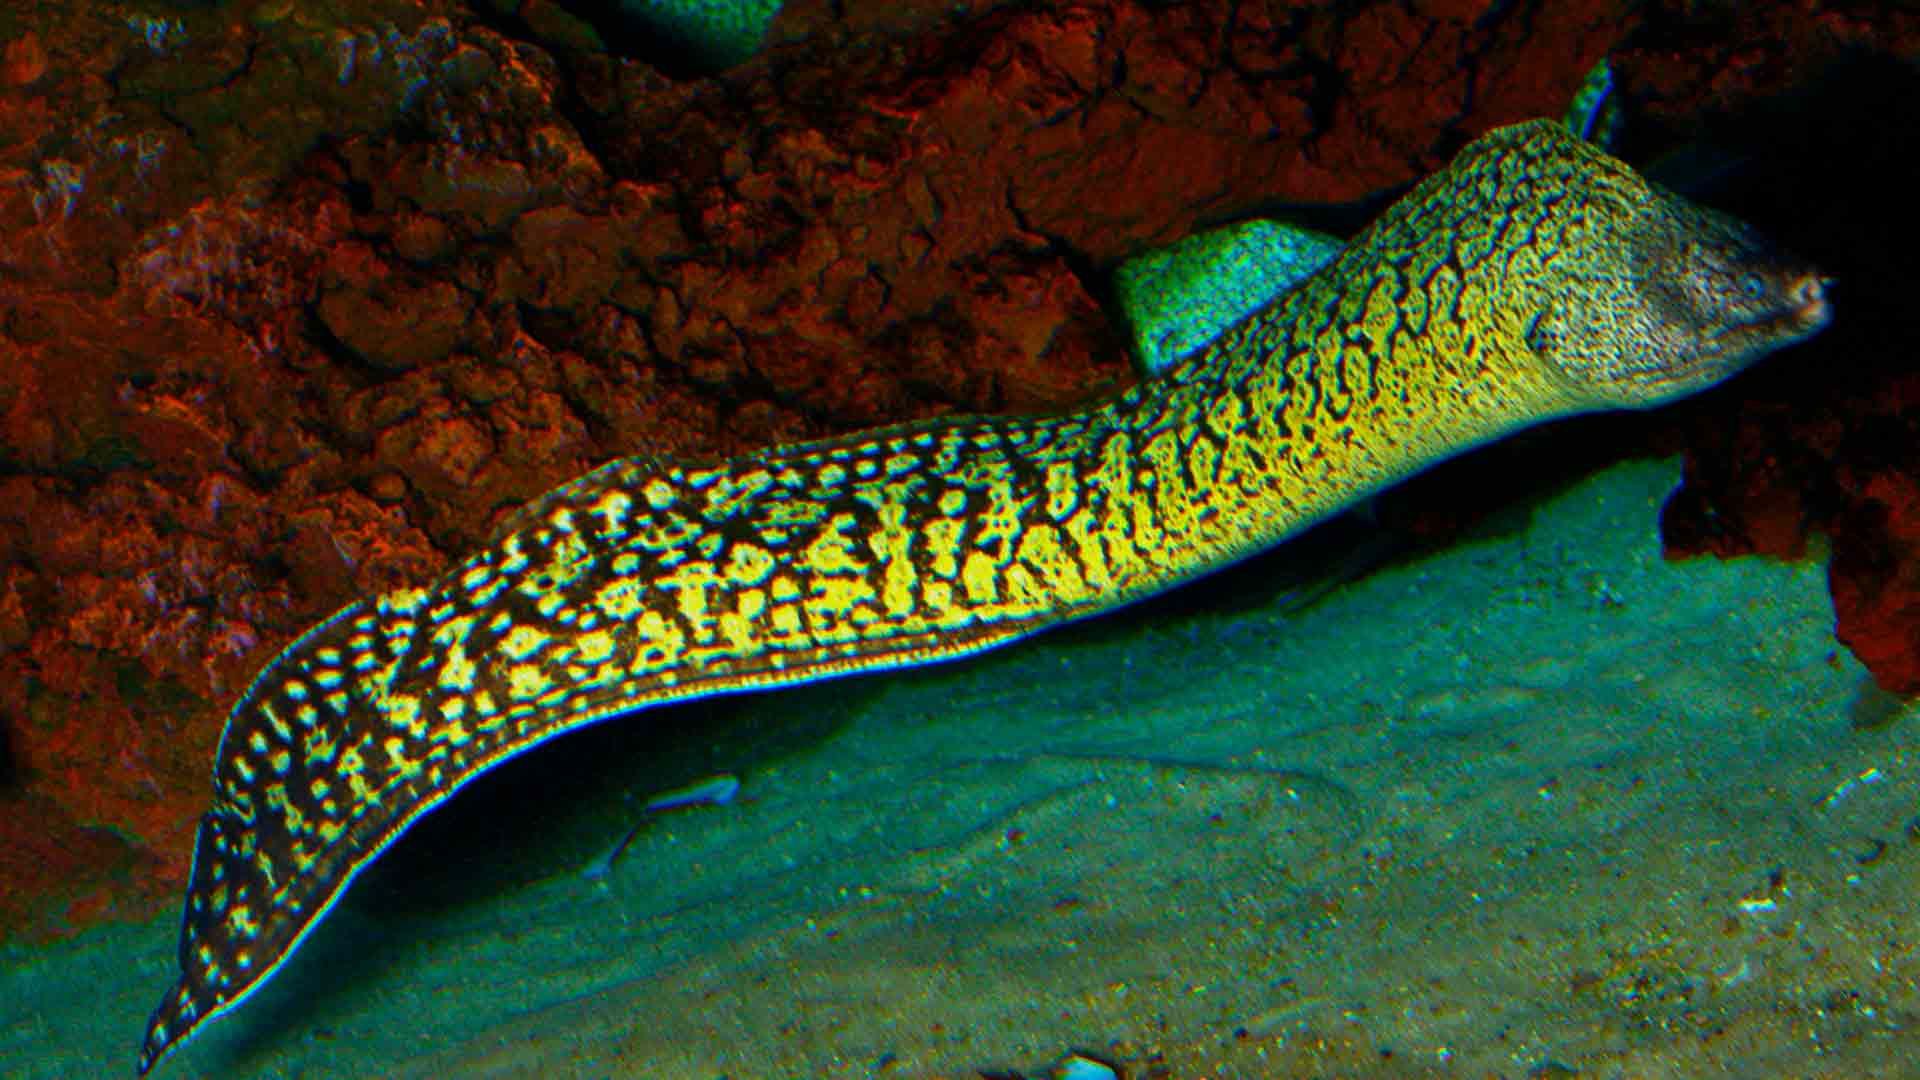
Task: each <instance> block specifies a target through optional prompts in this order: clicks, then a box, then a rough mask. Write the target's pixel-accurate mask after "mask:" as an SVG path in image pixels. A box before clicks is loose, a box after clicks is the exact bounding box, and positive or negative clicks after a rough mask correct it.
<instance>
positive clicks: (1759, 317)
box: [1527, 184, 1832, 408]
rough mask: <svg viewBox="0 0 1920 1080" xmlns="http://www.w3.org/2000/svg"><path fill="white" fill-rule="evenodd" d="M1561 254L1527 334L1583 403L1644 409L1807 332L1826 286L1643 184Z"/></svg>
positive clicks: (1824, 317) (1814, 273)
mask: <svg viewBox="0 0 1920 1080" xmlns="http://www.w3.org/2000/svg"><path fill="white" fill-rule="evenodd" d="M1606 216H1608V217H1611V218H1613V220H1612V221H1610V222H1609V223H1608V226H1607V227H1606V229H1605V230H1603V231H1613V230H1618V232H1619V233H1620V234H1622V235H1615V236H1613V237H1609V238H1608V239H1609V240H1610V241H1612V242H1610V243H1605V244H1601V245H1598V246H1597V247H1596V248H1595V249H1593V251H1594V252H1596V253H1595V254H1592V255H1589V254H1588V253H1585V252H1580V251H1574V252H1570V253H1569V255H1570V256H1571V258H1570V259H1569V260H1568V263H1569V264H1570V265H1568V266H1566V267H1563V268H1562V270H1563V273H1561V274H1556V275H1553V276H1555V277H1557V278H1558V279H1559V281H1558V283H1557V284H1558V287H1556V288H1554V289H1552V290H1550V291H1548V292H1547V293H1546V294H1545V295H1544V296H1543V299H1544V300H1545V303H1544V305H1543V307H1542V308H1541V309H1540V314H1539V315H1538V316H1536V317H1535V318H1534V320H1533V322H1532V324H1531V325H1530V327H1529V329H1528V332H1527V342H1528V344H1529V346H1531V347H1532V348H1533V349H1534V351H1536V352H1538V353H1541V354H1543V355H1544V356H1546V357H1547V358H1548V359H1549V360H1550V361H1551V362H1552V363H1553V364H1554V365H1555V366H1556V367H1557V368H1558V369H1559V371H1560V373H1561V374H1562V375H1564V376H1566V377H1567V378H1568V379H1570V380H1571V381H1572V383H1573V384H1574V387H1575V390H1576V393H1577V394H1578V395H1579V396H1580V397H1581V398H1583V399H1584V400H1585V401H1586V402H1587V403H1588V404H1590V405H1593V406H1600V407H1613V408H1619V407H1626V408H1648V407H1651V406H1654V405H1660V404H1663V403H1665V402H1668V401H1672V400H1674V399H1675V398H1679V397H1683V396H1685V395H1687V394H1691V393H1693V392H1695V391H1697V390H1700V389H1703V388H1705V387H1707V386H1710V385H1712V384H1714V383H1716V382H1719V381H1720V380H1721V379H1724V378H1726V377H1727V376H1729V375H1732V374H1734V373H1735V372H1737V371H1739V370H1741V369H1742V368H1745V367H1746V366H1748V365H1749V364H1751V363H1753V362H1754V361H1756V360H1758V359H1760V358H1761V357H1763V356H1765V355H1767V354H1768V353H1770V352H1773V351H1774V350H1776V349H1779V348H1782V347H1784V346H1787V345H1791V344H1793V343H1794V342H1797V341H1801V340H1803V339H1805V338H1807V337H1810V336H1811V335H1813V334H1814V333H1816V332H1818V331H1819V330H1820V328H1821V327H1823V326H1825V325H1826V324H1827V321H1828V319H1829V317H1830V315H1831V312H1830V309H1829V306H1828V302H1827V290H1828V288H1829V287H1830V286H1831V285H1832V281H1831V280H1830V279H1829V278H1827V277H1825V276H1824V275H1822V274H1821V273H1820V271H1819V270H1818V269H1816V268H1815V267H1814V266H1812V265H1811V264H1810V263H1807V262H1805V261H1803V260H1801V259H1798V258H1796V257H1794V256H1792V255H1789V254H1786V253H1784V252H1781V251H1780V250H1778V249H1777V248H1775V247H1774V246H1773V245H1772V244H1770V243H1769V242H1768V241H1767V240H1766V239H1765V238H1764V237H1763V236H1761V235H1760V233H1759V232H1758V231H1757V230H1755V229H1753V228H1752V227H1750V226H1748V225H1746V224H1744V223H1742V222H1740V221H1738V220H1736V219H1734V218H1732V217H1729V216H1727V215H1726V214H1723V213H1720V212H1719V211H1717V210H1711V209H1708V208H1706V207H1703V206H1699V205H1697V204H1695V203H1692V202H1689V201H1688V200H1686V199H1684V198H1682V197H1680V196H1678V195H1675V194H1673V193H1672V192H1669V191H1667V190H1665V189H1663V188H1660V187H1657V186H1655V185H1652V184H1647V185H1646V186H1645V187H1644V189H1643V192H1642V194H1641V195H1640V197H1639V198H1637V199H1634V200H1633V205H1632V206H1631V208H1630V210H1629V211H1628V212H1626V213H1622V214H1617V215H1606Z"/></svg>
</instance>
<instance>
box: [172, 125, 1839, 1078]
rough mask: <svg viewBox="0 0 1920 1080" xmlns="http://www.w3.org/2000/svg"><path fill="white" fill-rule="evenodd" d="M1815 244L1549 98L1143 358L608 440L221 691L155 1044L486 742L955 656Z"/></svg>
mask: <svg viewBox="0 0 1920 1080" xmlns="http://www.w3.org/2000/svg"><path fill="white" fill-rule="evenodd" d="M1821 286H1822V282H1821V279H1820V278H1819V276H1818V275H1817V274H1816V273H1814V272H1813V271H1811V270H1810V269H1809V268H1807V267H1805V266H1803V265H1799V264H1796V263H1794V262H1792V261H1791V260H1789V259H1786V258H1784V257H1782V256H1778V255H1775V254H1773V253H1772V252H1770V251H1769V250H1768V249H1767V248H1766V247H1765V246H1764V245H1763V244H1762V243H1761V242H1760V241H1759V240H1758V239H1757V238H1756V237H1755V236H1754V235H1753V234H1752V233H1751V232H1750V231H1749V230H1747V229H1746V228H1745V227H1744V226H1742V225H1740V224H1739V223H1737V222H1734V221H1732V220H1731V219H1728V218H1725V217H1723V216H1721V215H1718V214H1716V213H1714V212H1712V211H1708V210H1704V209H1701V208H1698V207H1694V206H1691V205H1689V204H1687V203H1685V202H1684V201H1682V200H1680V199H1678V198H1677V197H1675V196H1672V195H1670V194H1667V193H1665V192H1663V191H1661V190H1659V189H1657V188H1654V187H1651V186H1650V185H1648V184H1647V183H1646V182H1644V181H1643V180H1641V179H1640V178H1639V177H1638V176H1637V175H1635V174H1634V173H1633V172H1632V171H1631V170H1629V169H1628V168H1627V167H1626V166H1624V165H1622V164H1620V163H1619V162H1617V161H1615V160H1613V159H1612V158H1609V157H1607V156H1605V155H1604V154H1603V153H1601V152H1600V151H1598V150H1596V149H1594V148H1592V147H1590V146H1588V145H1586V144H1583V143H1581V142H1580V141H1579V140H1577V139H1575V138H1573V137H1572V136H1570V135H1569V134H1567V132H1566V131H1565V130H1564V129H1563V128H1562V127H1560V126H1559V125H1557V124H1551V123H1547V122H1544V121H1543V122H1538V123H1533V124H1525V125H1520V126H1517V127H1513V128H1507V129H1503V130H1501V131H1497V132H1494V133H1491V134H1489V135H1487V136H1485V137H1483V138H1482V139H1480V140H1479V141H1477V142H1475V143H1474V144H1472V145H1470V146H1469V147H1468V148H1467V149H1466V150H1464V151H1463V152H1462V153H1461V155H1460V156H1459V158H1458V159H1457V160H1456V161H1455V162H1454V163H1453V164H1452V165H1451V166H1449V167H1448V168H1447V169H1446V170H1444V171H1442V172H1440V173H1438V174H1436V175H1435V176H1433V177H1431V178H1429V179H1428V180H1427V181H1425V182H1424V183H1422V184H1421V185H1420V186H1418V187H1417V188H1416V189H1415V190H1414V191H1413V192H1412V193H1411V194H1410V195H1408V196H1407V198H1405V199H1404V200H1403V201H1401V202H1400V203H1398V204H1397V205H1395V206H1394V207H1393V208H1392V209H1390V210H1389V211H1388V212H1387V213H1386V214H1385V215H1384V216H1383V217H1382V218H1381V219H1380V220H1379V221H1377V222H1375V223H1374V224H1373V225H1372V226H1370V227H1369V228H1368V229H1367V230H1366V231H1365V232H1363V233H1362V234H1361V235H1360V236H1359V237H1357V238H1356V239H1355V241H1354V243H1353V244H1352V245H1351V246H1350V247H1349V248H1348V249H1347V250H1346V251H1345V252H1343V253H1342V254H1341V255H1340V256H1339V257H1338V258H1337V259H1336V260H1334V262H1333V263H1332V264H1330V265H1329V266H1328V267H1327V268H1326V269H1325V270H1323V271H1321V272H1320V273H1318V274H1316V275H1314V276H1313V277H1311V278H1309V279H1307V280H1306V281H1305V282H1304V283H1302V284H1301V285H1300V286H1299V287H1298V288H1296V289H1294V290H1293V291H1291V292H1288V293H1285V294H1283V295H1281V296H1279V297H1277V298H1276V299H1275V300H1274V301H1273V302H1272V303H1271V304H1269V305H1268V306H1267V307H1265V308H1262V309H1260V310H1258V311H1256V312H1254V313H1253V314H1252V315H1250V316H1248V317H1247V318H1245V319H1244V320H1242V321H1241V322H1239V323H1238V324H1236V325H1234V326H1232V327H1231V328H1229V329H1228V330H1227V331H1225V332H1224V333H1223V334H1222V335H1221V336H1220V337H1219V338H1217V339H1216V340H1215V341H1213V342H1212V343H1211V344H1210V345H1209V346H1207V347H1206V348H1204V349H1202V350H1200V351H1199V352H1197V353H1195V354H1194V355H1193V356H1192V357H1191V358H1189V359H1187V360H1186V361H1184V362H1182V363H1180V364H1178V365H1176V366H1174V367H1173V368H1171V369H1170V370H1168V371H1167V372H1165V373H1163V374H1162V375H1161V376H1160V377H1158V378H1155V379H1153V380H1150V381H1147V382H1144V383H1142V384H1140V385H1138V386H1136V387H1134V388H1133V389H1131V390H1129V391H1127V392H1126V393H1124V394H1122V395H1120V396H1119V397H1117V398H1115V399H1113V400H1111V401H1108V402H1106V403H1104V404H1100V405H1097V406H1095V407H1091V408H1088V409H1085V410H1082V411H1079V412H1073V413H1067V414H1064V415H1058V416H1051V417H1042V418H1015V417H967V418H950V419H942V420H937V421H932V422H925V423H918V424H909V425H905V426H900V427H892V428H884V429H880V430H877V431H871V432H866V433H862V434H857V435H853V436H850V437H846V438H840V439H833V440H828V441H824V442H815V443H806V444H801V445H795V446H783V447H776V448H773V449H770V450H766V451H764V452H760V453H755V454H749V455H746V456H743V457H738V458H734V459H731V460H728V461H723V462H720V463H717V464H693V463H685V462H677V461H670V460H663V459H656V458H633V459H628V460H623V461H617V462H614V463H612V464H610V465H607V466H605V467H603V468H601V469H599V470H597V471H595V472H593V473H590V474H588V475H587V476H585V477H582V478H581V479H579V480H576V481H574V482H573V483H570V484H567V485H565V486H563V487H561V488H559V489H557V490H555V491H554V492H552V493H550V494H549V495H547V496H545V497H544V498H542V499H540V500H537V501H536V502H535V503H533V504H531V505H530V506H529V507H527V508H526V509H525V510H523V511H521V512H520V513H519V514H517V515H515V516H514V517H513V518H512V519H510V520H509V521H508V522H507V523H506V525H505V527H504V528H503V530H502V533H501V535H499V536H498V537H496V539H495V540H494V542H492V543H491V544H490V546H488V547H487V548H485V549H484V550H481V551H479V552H477V553H475V554H473V555H472V556H470V557H468V558H467V559H466V560H465V561H464V562H462V563H461V564H459V565H458V566H456V567H454V568H453V569H451V570H450V571H448V572H447V573H446V574H445V575H444V576H442V577H441V578H440V579H439V580H438V581H436V582H434V583H432V584H431V585H429V586H427V587H425V588H418V589H401V590H398V591H395V592H390V593H386V594H384V595H381V596H378V597H374V598H372V599H369V600H363V601H361V602H358V603H355V604H353V605H351V606H350V607H348V608H346V609H345V610H343V611H341V612H340V613H338V614H337V615H335V616H334V617H333V618H331V619H329V620H328V621H327V622H325V623H323V624H322V625H320V626H319V627H316V628H315V629H313V630H312V631H310V632H309V633H307V634H306V635H305V636H303V637H302V638H300V639H299V640H298V641H296V642H294V643H293V644H292V645H291V646H289V647H288V648H287V649H286V651H284V652H283V653H281V654H280V656H279V657H277V658H276V659H275V660H274V661H273V662H272V663H271V664H269V665H268V666H267V667H266V669H265V670H264V671H262V672H261V674H260V676H259V677H258V678H257V679H256V680H255V681H254V684H253V685H252V687H251V688H249V689H248V691H247V693H246V694H245V696H244V697H242V698H241V700H240V702H239V703H238V704H237V705H236V706H235V707H234V710H233V713H232V716H231V717H230V719H229V720H228V723H227V730H226V733H225V735H224V737H223V738H222V740H221V745H220V749H219V753H218V756H217V759H216V762H215V766H214V802H213V807H212V809H211V811H210V812H209V813H208V814H207V815H206V816H205V817H204V818H203V819H202V821H201V826H200V832H199V835H198V838H197V840H196V844H195V858H194V867H193V873H192V879H191V882H190V884H189V887H188V892H187V901H186V910H185V916H184V923H183V927H182V932H181V938H180V957H179V959H180V967H181V976H180V979H179V981H178V983H177V984H176V985H175V987H174V988H173V989H172V990H171V991H169V992H168V994H167V995H166V997H165V998H164V999H163V1000H162V1002H161V1004H160V1007H159V1009H158V1010H157V1011H156V1012H155V1013H154V1015H153V1019H152V1021H151V1023H150V1026H149V1028H148V1031H147V1035H146V1040H145V1044H144V1046H143V1048H142V1050H141V1054H140V1059H139V1069H140V1071H141V1072H142V1073H145V1072H146V1071H148V1070H149V1069H151V1068H152V1067H153V1065H154V1064H155V1063H156V1062H158V1061H159V1059H160V1058H161V1057H163V1056H164V1055H165V1054H167V1053H168V1052H169V1051H170V1050H171V1049H172V1048H173V1047H175V1046H177V1045H178V1044H179V1043H180V1041H181V1040H182V1039H184V1038H186V1037H187V1036H188V1035H190V1034H191V1033H193V1032H194V1031H195V1030H196V1029H197V1028H198V1027H199V1026H200V1025H202V1024H204V1023H205V1022H206V1021H208V1020H209V1019H211V1018H213V1017H214V1016H217V1015H219V1014H220V1013H222V1012H224V1011H225V1010H227V1009H229V1008H232V1007H233V1006H234V1005H236V1004H238V1003H239V1002H240V1001H242V1000H243V999H244V998H245V997H246V996H247V995H248V994H249V993H251V992H252V991H253V990H254V989H256V988H258V987H259V986H260V985H261V983H262V982H264V981H265V980H266V979H267V978H268V977H269V976H270V975H271V974H272V973H273V972H274V971H275V970H276V969H277V968H278V967H279V966H280V965H281V964H282V963H283V962H284V961H285V960H286V958H287V957H288V955H289V954H291V953H292V951H293V950H294V949H295V948H296V947H297V946H298V945H299V943H300V941H301V940H302V939H303V938H304V937H305V935H306V934H307V933H308V932H309V931H310V930H311V929H312V928H313V927H314V925H315V924H316V923H317V922H318V921H319V920H320V919H321V918H322V917H323V916H324V915H325V913H326V912H327V910H328V909H329V908H330V907H331V906H332V905H333V904H334V903H335V902H336V901H337V900H338V899H339V897H340V895H341V894H342V893H343V892H344V890H345V889H346V887H347V886H348V884H349V883H350V882H351V881H352V879H353V877H354V876H355V875H356V874H357V873H359V871H360V870H362V869H363V868H365V867H366V866H367V865H368V864H369V863H370V862H371V861H372V860H373V859H374V858H375V857H377V856H378V855H379V854H380V852H381V851H383V850H385V849H386V848H387V847H388V846H389V845H390V844H392V843H393V841H394V839H395V838H396V837H398V836H399V835H400V833H401V832H402V831H404V830H405V829H406V828H407V826H408V825H410V824H411V823H412V822H414V821H415V820H417V819H418V818H419V817H420V816H421V815H422V814H424V813H426V812H427V811H428V810H430V809H432V808H433V807H434V806H435V805H437V804H438V803H440V802H441V801H443V800H444V799H446V798H447V797H448V796H450V795H451V794H453V793H454V792H455V791H456V790H457V789H458V788H459V787H460V786H461V785H463V784H464V783H466V782H467V781H469V780H471V779H472V778H473V777H475V776H477V775H478V774H480V773H482V772H484V771H486V770H487V769H489V768H491V767H492V766H493V765H494V764H496V763H498V762H500V761H501V760H503V759H505V758H507V757H510V756H512V755H514V754H518V753H520V752H522V751H525V750H527V749H528V748H529V747H532V746H534V745H536V744H538V743H540V742H542V741H544V740H546V739H549V738H552V737H554V736H556V735H559V734H561V733H563V732H566V731H568V730H571V729H573V728H576V727H579V726H580V725H582V724H587V723H591V722H593V721H596V720H600V719H603V718H605V717H608V716H613V715H616V714H620V713H626V712H632V711H634V710H636V709H640V708H644V707H646V706H650V705H655V704H659V703H661V702H666V701H673V700H677V699H683V698H691V697H699V696H703V695H708V694H717V693H725V692H730V691H736V690H744V689H748V688H753V687H771V686H780V685H787V684H793V683H799V682H805V681H810V680H815V679H821V678H827V677H831V676H835V675H840V674H845V673H849V672H854V671H861V670H870V669H878V668H895V667H903V666H907V665H913V664H920V663H925V662H929V661H933V660H938V659H943V658H947V657H953V656H959V655H962V654H966V653H971V652H975V651H977V650H980V649H985V648H988V647H991V646H994V645H998V644H1001V643H1004V642H1007V641H1010V640H1012V639H1015V638H1019V637H1022V636H1024V635H1027V634H1030V633H1032V632H1034V631H1036V630H1039V629H1041V628H1043V627H1046V626H1050V625H1053V624H1056V623H1060V622H1063V621H1066V620H1070V619H1076V618H1080V617H1082V616H1086V615H1091V614H1093V613H1096V612H1100V611H1105V610H1107V609H1110V608H1113V607H1115V606H1118V605H1120V604H1123V603H1126V602H1127V601H1129V600H1133V599H1135V598H1138V597H1140V596H1143V595H1145V594H1148V593H1152V592H1156V591H1159V590H1162V589H1166V588H1168V587H1170V586H1172V585H1174V584H1176V583H1178V582H1181V581H1184V580H1186V579H1189V578H1192V577H1194V576H1196V575H1198V574H1201V573H1204V572H1206V571H1208V570H1210V569H1213V568H1216V567H1219V566H1221V565H1223V564H1225V563H1227V562H1230V561H1232V560H1234V559H1236V558H1239V557H1241V556H1244V555H1246V554H1248V553H1250V552H1252V551H1255V550H1257V549H1259V548H1262V547H1265V546H1267V545H1270V544H1272V543H1274V542H1275V541H1277V540H1279V539H1281V538H1282V537H1285V536H1287V535H1289V534H1291V533H1294V532H1297V531H1299V530H1300V529H1302V528H1304V527H1305V526H1307V525H1309V524H1311V523H1312V522H1314V521H1316V520H1318V519H1320V518H1323V517H1325V516H1327V515H1328V514H1331V513H1333V512H1335V511H1337V510H1339V509H1340V508H1342V507H1344V506H1347V505H1349V504H1350V503H1352V502H1353V501H1354V500H1356V499H1358V498H1361V497H1363V496H1365V495H1367V494H1368V493H1370V492H1373V491H1376V490H1378V489H1380V488H1381V487H1382V486H1384V485H1386V484H1389V483H1391V482H1393V481H1394V480H1397V479H1399V478H1401V477H1404V476H1406V475H1408V474H1409V473H1412V472H1414V471H1417V470H1419V469H1421V468H1423V467H1424V466H1426V465H1428V464H1431V463H1432V462H1434V461H1436V460H1439V459H1441V458H1443V457H1446V456H1448V455H1450V454H1453V453H1456V452H1458V451H1460V450H1461V449H1464V448H1466V447H1469V446H1472V445H1474V444H1477V443H1481V442H1484V441H1486V440H1488V439H1491V438H1495V437H1497V436H1499V435H1501V434H1503V433H1505V432H1507V431H1510V430H1512V429H1514V428H1516V427H1520V426H1523V425H1526V424H1531V423H1534V422H1537V421H1540V420H1542V419H1546V418H1549V417H1553V416H1560V415H1566V414H1569V413H1575V412H1582V411H1588V410H1592V409H1598V408H1606V407H1619V406H1626V407H1638V406H1647V405H1651V404H1655V403H1658V402H1660V401H1665V400H1669V399H1671V398H1673V397H1677V396H1679V395H1682V394H1685V393H1688V392H1691V391H1693V390H1696V389H1699V388H1700V387H1703V386H1705V385H1708V384H1710V383H1712V382H1714V381H1716V380H1718V379H1720V378H1721V377H1723V376H1725V375H1727V374H1728V373H1730V372H1732V371H1734V370H1736V369H1738V368H1739V367H1741V366H1743V365H1744V364H1746V363H1748V362H1750V361H1751V360H1752V359H1754V358H1755V357H1757V356H1758V355H1760V354H1762V353H1765V352H1767V351H1770V350H1771V349H1773V348H1777V347H1778V346H1780V345H1783V344H1786V343H1788V342H1791V341H1794V340H1798V339H1799V338H1802V337H1805V336H1806V335H1808V334H1810V333H1812V332H1814V331H1815V330H1817V329H1818V328H1819V327H1820V326H1821V325H1822V324H1823V323H1824V322H1825V320H1826V318H1827V308H1826V302H1825V299H1824V296H1823V294H1822V291H1821Z"/></svg>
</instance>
